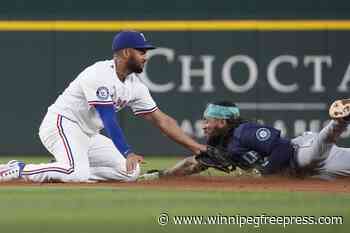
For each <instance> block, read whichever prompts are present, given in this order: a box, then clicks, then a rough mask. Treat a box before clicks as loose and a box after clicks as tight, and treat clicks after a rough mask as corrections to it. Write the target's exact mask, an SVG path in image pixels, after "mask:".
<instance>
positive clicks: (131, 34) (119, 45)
mask: <svg viewBox="0 0 350 233" xmlns="http://www.w3.org/2000/svg"><path fill="white" fill-rule="evenodd" d="M125 48H133V49H155V47H154V46H153V45H151V44H150V43H149V42H148V41H147V40H146V37H145V36H144V35H143V34H142V33H141V32H137V31H121V32H119V33H118V34H116V35H115V36H114V38H113V42H112V50H113V52H114V51H118V50H120V49H125Z"/></svg>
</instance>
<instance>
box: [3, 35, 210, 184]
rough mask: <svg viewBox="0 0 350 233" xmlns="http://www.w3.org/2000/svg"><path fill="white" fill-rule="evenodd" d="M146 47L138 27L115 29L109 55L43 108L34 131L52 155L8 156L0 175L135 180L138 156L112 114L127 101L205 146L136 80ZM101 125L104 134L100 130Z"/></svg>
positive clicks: (170, 132) (190, 143)
mask: <svg viewBox="0 0 350 233" xmlns="http://www.w3.org/2000/svg"><path fill="white" fill-rule="evenodd" d="M149 49H154V47H153V46H152V45H151V44H150V43H149V42H148V41H147V40H146V38H145V36H144V35H143V34H142V33H140V32H136V31H122V32H120V33H118V34H117V35H116V36H115V37H114V38H113V43H112V50H113V59H112V60H106V61H100V62H96V63H95V64H93V65H91V66H89V67H87V68H86V69H85V70H83V71H82V72H81V73H80V74H79V75H78V77H77V78H76V79H75V80H73V81H72V82H71V83H70V85H69V86H68V87H67V88H66V90H65V91H64V92H63V93H62V94H61V95H60V96H59V97H58V98H57V100H56V102H55V103H54V104H53V105H51V106H50V107H49V108H48V111H47V114H46V116H45V117H44V119H43V121H42V123H41V126H40V129H39V136H40V139H41V141H42V143H43V145H44V146H45V148H46V149H47V150H48V151H49V152H50V153H51V154H52V155H53V156H54V157H55V159H56V161H55V162H53V163H45V164H24V163H23V162H20V161H15V160H13V161H10V162H9V163H8V164H7V165H5V166H2V168H0V181H9V180H13V179H18V178H22V179H24V180H27V181H32V182H48V181H61V182H89V181H103V180H120V181H134V180H136V178H137V177H138V176H139V174H140V167H139V163H140V162H142V161H143V157H142V156H140V155H138V154H135V153H134V152H133V150H132V148H131V147H130V146H129V145H128V143H127V142H126V139H125V137H124V135H123V131H122V129H121V128H120V127H119V123H118V119H117V113H118V112H119V111H120V110H121V109H123V108H124V107H126V106H128V107H130V108H131V110H132V111H133V113H134V114H135V115H137V116H142V117H143V118H144V119H146V120H149V121H151V122H152V123H153V125H155V126H157V127H158V128H159V129H160V130H161V131H162V132H163V133H164V134H166V135H167V136H169V137H170V138H171V139H173V140H174V141H176V142H178V143H179V144H181V145H183V146H185V147H186V148H188V149H189V150H191V151H192V152H193V153H195V154H198V153H200V151H205V150H206V146H205V145H202V144H199V143H197V142H196V141H194V140H193V139H191V138H190V137H189V136H187V135H186V134H185V133H184V132H183V131H182V130H181V128H180V127H179V126H178V124H177V123H176V121H175V120H174V119H173V118H171V117H170V116H168V115H167V114H165V113H163V112H162V111H160V109H159V108H158V107H157V105H156V103H155V102H154V100H153V99H152V97H151V95H150V93H149V90H148V88H147V87H146V86H145V85H144V84H143V83H142V82H141V81H140V78H139V77H138V75H137V74H138V73H141V72H142V71H143V67H144V64H145V62H146V60H147V58H146V53H147V50H149ZM103 128H105V130H106V132H107V134H108V136H109V137H106V136H103V135H102V134H100V133H99V131H100V130H101V129H103Z"/></svg>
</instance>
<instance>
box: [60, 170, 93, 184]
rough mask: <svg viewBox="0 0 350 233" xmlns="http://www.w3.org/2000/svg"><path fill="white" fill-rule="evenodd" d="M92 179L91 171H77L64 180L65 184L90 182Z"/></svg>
mask: <svg viewBox="0 0 350 233" xmlns="http://www.w3.org/2000/svg"><path fill="white" fill-rule="evenodd" d="M89 178H90V171H89V170H88V169H87V170H76V171H74V172H73V173H71V174H69V175H67V177H64V178H63V182H88V181H89Z"/></svg>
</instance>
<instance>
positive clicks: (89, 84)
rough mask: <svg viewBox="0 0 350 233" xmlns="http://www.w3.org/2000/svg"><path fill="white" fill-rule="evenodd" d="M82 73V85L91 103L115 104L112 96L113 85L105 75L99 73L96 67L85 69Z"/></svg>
mask: <svg viewBox="0 0 350 233" xmlns="http://www.w3.org/2000/svg"><path fill="white" fill-rule="evenodd" d="M80 75H82V77H81V80H80V86H81V88H82V89H83V92H84V95H85V97H86V100H87V101H88V103H89V105H98V104H113V101H112V96H111V93H112V90H113V88H112V87H113V86H112V85H111V84H110V83H109V82H108V81H107V80H105V79H104V78H103V75H101V76H100V75H97V73H96V71H95V70H94V69H91V70H85V71H83V73H81V74H80Z"/></svg>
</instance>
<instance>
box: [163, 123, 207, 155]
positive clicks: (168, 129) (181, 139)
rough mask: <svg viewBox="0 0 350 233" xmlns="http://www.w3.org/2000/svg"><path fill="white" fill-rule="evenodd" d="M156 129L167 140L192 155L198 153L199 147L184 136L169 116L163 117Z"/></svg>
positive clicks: (188, 137)
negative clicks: (172, 141) (184, 148)
mask: <svg viewBox="0 0 350 233" xmlns="http://www.w3.org/2000/svg"><path fill="white" fill-rule="evenodd" d="M158 127H159V128H160V130H161V131H162V132H163V133H164V134H165V135H167V136H168V137H169V138H171V139H172V140H174V141H176V142H177V143H179V144H181V145H183V146H185V147H187V148H188V149H189V150H191V151H192V152H193V153H195V154H198V153H199V152H200V146H201V145H200V144H199V143H198V142H196V141H195V140H193V139H192V138H191V137H190V136H188V135H186V134H185V133H184V132H183V130H182V129H181V128H180V127H179V125H178V124H177V122H176V121H175V120H174V119H173V118H171V117H170V116H165V117H164V119H163V120H162V121H160V122H159V123H158Z"/></svg>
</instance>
